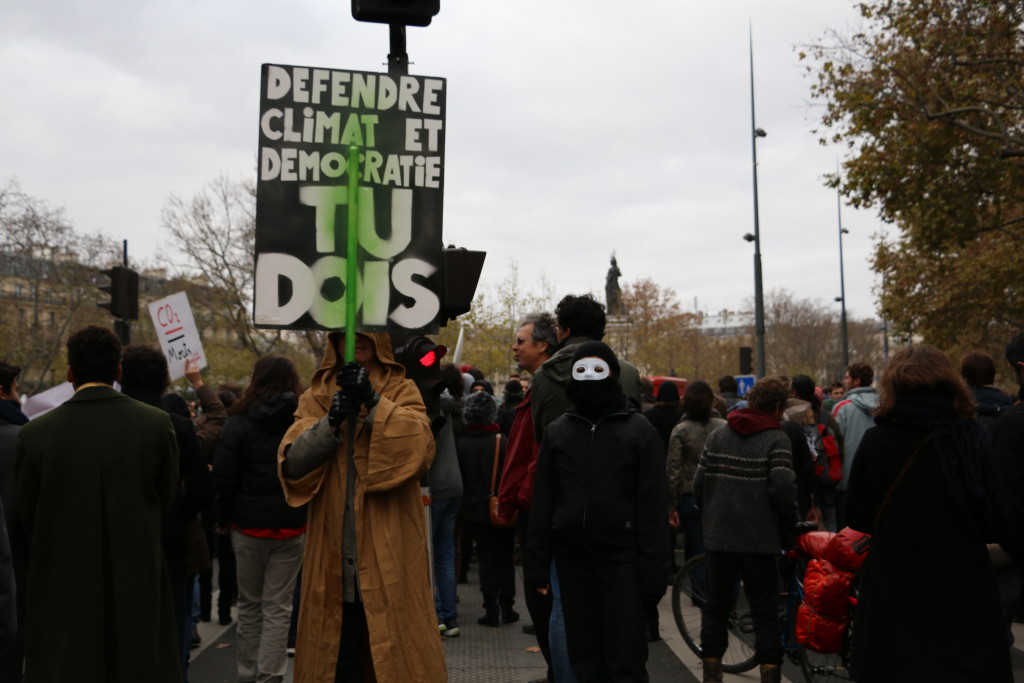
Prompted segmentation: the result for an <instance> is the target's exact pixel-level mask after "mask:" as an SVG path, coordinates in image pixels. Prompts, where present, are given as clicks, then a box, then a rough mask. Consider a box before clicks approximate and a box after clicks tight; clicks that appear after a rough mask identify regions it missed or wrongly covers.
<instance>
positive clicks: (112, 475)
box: [12, 326, 182, 683]
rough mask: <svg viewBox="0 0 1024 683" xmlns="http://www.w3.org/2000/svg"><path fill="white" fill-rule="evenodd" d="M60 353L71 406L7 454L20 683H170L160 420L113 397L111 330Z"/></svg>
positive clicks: (168, 489) (165, 452) (166, 449)
mask: <svg viewBox="0 0 1024 683" xmlns="http://www.w3.org/2000/svg"><path fill="white" fill-rule="evenodd" d="M67 352H68V381H70V382H71V383H72V384H73V385H74V387H75V391H76V393H75V395H74V396H73V397H72V398H71V399H69V400H68V401H67V402H66V403H64V404H63V405H61V406H59V407H58V408H56V409H54V410H52V411H50V412H49V413H46V414H45V415H42V416H41V417H38V418H36V419H35V420H33V421H32V422H29V423H28V424H26V425H25V426H24V427H22V429H21V432H20V433H19V435H18V440H17V444H16V447H15V459H14V492H13V510H12V513H13V516H14V519H15V528H14V533H15V552H17V553H24V559H25V560H26V561H27V562H26V564H27V567H28V569H27V574H26V576H25V581H24V582H21V581H19V584H18V590H19V592H20V591H24V593H25V594H24V599H25V623H24V624H23V627H24V630H25V678H24V680H25V683H43V682H45V683H64V682H65V681H75V683H101V682H102V683H139V682H141V681H146V682H147V683H181V680H182V676H181V665H180V663H179V657H178V654H177V638H176V630H175V621H174V606H173V602H172V597H171V584H170V580H169V578H168V573H167V563H166V562H165V560H164V557H163V551H162V549H161V545H160V527H161V522H162V520H163V517H164V516H165V515H166V513H167V511H168V510H169V509H170V507H171V503H172V502H173V501H174V498H175V494H176V493H177V490H178V449H177V445H176V442H175V438H174V432H173V431H172V427H171V422H170V418H169V417H168V415H167V413H166V412H164V411H162V410H160V409H158V408H153V407H151V406H147V405H145V404H143V403H140V402H138V401H136V400H134V399H131V398H129V397H127V396H125V395H123V394H121V393H119V392H117V391H115V390H114V389H113V386H112V385H113V383H114V382H115V381H117V380H118V379H119V378H120V374H121V367H120V357H121V345H120V343H119V342H118V340H117V337H115V336H114V335H113V333H112V332H111V331H110V330H107V329H104V328H101V327H94V326H92V327H86V328H84V329H82V330H79V331H78V332H76V333H75V334H73V335H72V336H71V338H70V339H68V342H67Z"/></svg>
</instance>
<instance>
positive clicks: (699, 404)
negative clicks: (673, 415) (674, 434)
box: [683, 380, 715, 424]
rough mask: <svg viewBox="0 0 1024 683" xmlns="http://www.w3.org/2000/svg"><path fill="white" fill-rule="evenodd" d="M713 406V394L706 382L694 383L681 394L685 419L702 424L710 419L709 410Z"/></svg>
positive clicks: (688, 385) (687, 386)
mask: <svg viewBox="0 0 1024 683" xmlns="http://www.w3.org/2000/svg"><path fill="white" fill-rule="evenodd" d="M714 404H715V392H713V391H711V385H710V384H708V383H707V382H703V381H700V380H698V381H696V382H690V383H689V384H687V385H686V392H685V393H684V394H683V414H684V415H685V416H686V417H687V419H690V420H693V421H694V422H700V423H701V424H704V423H705V422H707V421H708V420H709V419H711V410H712V409H713V408H714Z"/></svg>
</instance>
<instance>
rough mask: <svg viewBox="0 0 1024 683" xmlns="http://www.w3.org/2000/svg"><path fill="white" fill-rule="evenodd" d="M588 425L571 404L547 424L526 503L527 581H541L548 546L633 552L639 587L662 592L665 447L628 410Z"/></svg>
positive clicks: (546, 565)
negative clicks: (635, 556) (531, 487)
mask: <svg viewBox="0 0 1024 683" xmlns="http://www.w3.org/2000/svg"><path fill="white" fill-rule="evenodd" d="M623 403H624V405H623V408H622V409H621V410H619V411H617V412H613V413H611V414H609V415H606V416H605V417H603V418H601V419H600V420H598V421H597V423H596V424H595V423H592V422H590V421H589V420H587V419H586V418H584V417H582V416H581V415H579V414H577V413H576V412H574V411H573V410H570V411H568V412H566V413H565V414H564V415H563V416H562V417H560V418H558V419H557V420H555V421H554V422H552V423H551V425H550V426H549V427H548V432H547V436H546V437H545V439H544V443H543V445H542V446H541V451H540V456H539V459H538V463H537V476H536V481H535V484H534V490H533V502H532V504H531V507H530V530H529V534H528V536H527V537H528V539H529V540H528V554H527V566H526V582H527V585H528V586H530V587H531V588H532V587H537V586H543V585H546V584H547V583H548V580H549V576H550V567H551V557H552V548H553V547H554V546H559V545H561V546H563V547H566V546H576V547H593V548H599V549H607V550H610V551H620V550H622V551H635V552H636V555H637V563H638V568H639V572H638V573H639V578H640V592H641V594H645V595H649V596H660V595H662V594H663V593H664V592H665V575H666V571H667V567H668V559H669V547H668V533H667V532H668V485H667V479H666V474H665V449H664V447H663V446H662V444H661V438H660V437H659V436H658V433H657V432H656V431H655V430H654V427H652V426H651V424H650V423H649V422H648V421H647V419H646V418H644V417H643V416H642V415H640V414H639V413H637V412H636V410H635V409H633V408H631V407H630V408H627V407H626V405H625V399H623Z"/></svg>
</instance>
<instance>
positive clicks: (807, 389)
mask: <svg viewBox="0 0 1024 683" xmlns="http://www.w3.org/2000/svg"><path fill="white" fill-rule="evenodd" d="M789 388H790V389H792V390H793V393H794V394H796V397H797V398H799V399H800V400H802V401H807V402H808V403H810V404H811V408H813V409H814V412H815V413H817V412H818V410H820V409H821V399H820V398H818V394H817V392H816V391H815V388H816V385H815V384H814V380H813V379H811V378H810V376H808V375H796V376H795V377H793V379H791V380H790V382H789Z"/></svg>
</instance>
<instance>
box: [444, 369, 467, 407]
mask: <svg viewBox="0 0 1024 683" xmlns="http://www.w3.org/2000/svg"><path fill="white" fill-rule="evenodd" d="M440 381H441V386H442V387H444V388H445V389H447V390H448V393H449V394H450V395H451V397H452V398H454V399H456V400H459V399H461V398H462V395H463V394H465V393H466V389H465V386H466V382H465V380H464V379H463V378H462V370H460V369H459V366H457V365H455V364H454V363H445V364H444V365H442V366H441V379H440Z"/></svg>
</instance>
